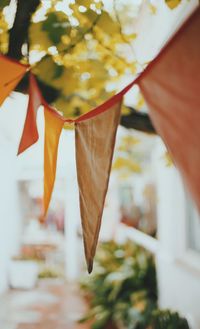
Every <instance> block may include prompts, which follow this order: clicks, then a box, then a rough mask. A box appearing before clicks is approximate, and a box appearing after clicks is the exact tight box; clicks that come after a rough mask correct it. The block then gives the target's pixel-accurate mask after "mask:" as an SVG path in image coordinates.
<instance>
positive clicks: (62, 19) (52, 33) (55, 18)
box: [42, 12, 71, 45]
mask: <svg viewBox="0 0 200 329" xmlns="http://www.w3.org/2000/svg"><path fill="white" fill-rule="evenodd" d="M42 30H43V31H46V32H47V34H48V37H49V39H50V40H51V41H52V42H53V43H54V44H55V45H57V44H58V43H59V42H60V41H61V38H62V36H64V35H69V33H70V31H71V26H70V23H69V20H68V18H67V16H66V15H65V14H63V13H62V12H51V13H49V14H48V16H47V19H46V20H45V21H44V22H43V24H42Z"/></svg>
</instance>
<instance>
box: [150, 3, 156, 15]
mask: <svg viewBox="0 0 200 329" xmlns="http://www.w3.org/2000/svg"><path fill="white" fill-rule="evenodd" d="M149 8H150V11H151V13H152V14H153V15H155V14H156V13H157V7H156V6H154V5H152V4H151V3H150V4H149Z"/></svg>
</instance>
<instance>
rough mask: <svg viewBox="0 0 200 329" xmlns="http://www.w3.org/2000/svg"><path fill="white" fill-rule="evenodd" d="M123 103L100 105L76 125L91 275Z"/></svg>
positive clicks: (80, 194) (79, 179) (80, 182)
mask: <svg viewBox="0 0 200 329" xmlns="http://www.w3.org/2000/svg"><path fill="white" fill-rule="evenodd" d="M121 102H122V97H121V98H120V99H119V100H118V101H117V103H115V104H112V106H111V107H109V108H107V109H106V111H105V109H104V108H103V107H102V106H101V112H102V113H101V114H98V115H97V116H94V117H91V118H89V119H86V120H84V121H80V120H79V121H78V122H77V123H76V124H75V136H76V164H77V175H78V185H79V197H80V211H81V220H82V229H83V239H84V248H85V256H86V261H87V266H88V272H89V273H90V272H91V271H92V267H93V258H94V255H95V251H96V246H97V241H98V236H99V231H100V226H101V218H102V214H103V208H104V202H105V197H106V193H107V189H108V182H109V176H110V170H111V163H112V157H113V150H114V145H115V137H116V132H117V127H118V124H119V120H120V111H121ZM94 111H95V110H94ZM92 113H93V112H90V115H91V114H92Z"/></svg>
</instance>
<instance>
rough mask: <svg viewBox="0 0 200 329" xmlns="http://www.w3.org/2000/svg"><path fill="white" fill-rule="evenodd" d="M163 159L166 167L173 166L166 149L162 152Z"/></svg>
mask: <svg viewBox="0 0 200 329" xmlns="http://www.w3.org/2000/svg"><path fill="white" fill-rule="evenodd" d="M164 160H165V164H166V166H167V167H171V166H173V164H174V163H173V160H172V158H171V156H170V154H169V152H168V151H166V152H165V154H164Z"/></svg>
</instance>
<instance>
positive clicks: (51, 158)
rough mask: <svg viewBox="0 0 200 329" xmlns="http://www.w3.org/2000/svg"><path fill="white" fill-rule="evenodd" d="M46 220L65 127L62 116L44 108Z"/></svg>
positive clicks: (44, 213)
mask: <svg viewBox="0 0 200 329" xmlns="http://www.w3.org/2000/svg"><path fill="white" fill-rule="evenodd" d="M44 117H45V140H44V212H43V215H44V218H45V216H46V213H47V210H48V207H49V203H50V200H51V194H52V191H53V186H54V182H55V177H56V165H57V154H58V144H59V139H60V134H61V131H62V128H63V125H64V120H63V118H62V117H61V116H59V115H55V112H54V111H53V110H51V108H50V107H48V108H47V107H45V108H44Z"/></svg>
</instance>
